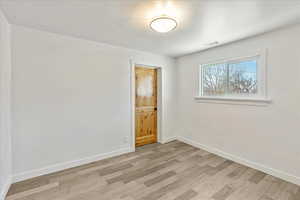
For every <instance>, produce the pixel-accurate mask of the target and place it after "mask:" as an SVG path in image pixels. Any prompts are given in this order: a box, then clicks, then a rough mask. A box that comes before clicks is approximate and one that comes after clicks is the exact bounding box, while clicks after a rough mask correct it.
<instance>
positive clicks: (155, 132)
mask: <svg viewBox="0 0 300 200" xmlns="http://www.w3.org/2000/svg"><path fill="white" fill-rule="evenodd" d="M160 115H161V68H159V67H151V66H145V65H140V64H133V65H132V132H133V142H132V147H133V149H135V147H140V146H143V145H147V144H152V143H157V142H159V141H160V129H161V124H160V119H161V117H160Z"/></svg>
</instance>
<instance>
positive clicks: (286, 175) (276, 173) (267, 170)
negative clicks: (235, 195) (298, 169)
mask: <svg viewBox="0 0 300 200" xmlns="http://www.w3.org/2000/svg"><path fill="white" fill-rule="evenodd" d="M177 140H179V141H181V142H184V143H186V144H189V145H192V146H194V147H196V148H199V149H203V150H205V151H208V152H210V153H213V154H216V155H218V156H221V157H223V158H226V159H229V160H232V161H234V162H236V163H239V164H242V165H245V166H247V167H251V168H253V169H256V170H259V171H262V172H264V173H266V174H270V175H272V176H275V177H277V178H280V179H283V180H285V181H288V182H291V183H294V184H296V185H300V177H297V176H294V175H291V174H289V173H286V172H283V171H280V170H277V169H273V168H271V167H267V166H265V165H262V164H259V163H256V162H253V161H250V160H246V159H244V158H241V157H238V156H235V155H232V154H229V153H226V152H223V151H221V150H219V149H216V148H213V147H209V146H206V145H203V144H200V143H198V142H195V141H192V140H190V139H188V138H185V137H181V136H180V137H177Z"/></svg>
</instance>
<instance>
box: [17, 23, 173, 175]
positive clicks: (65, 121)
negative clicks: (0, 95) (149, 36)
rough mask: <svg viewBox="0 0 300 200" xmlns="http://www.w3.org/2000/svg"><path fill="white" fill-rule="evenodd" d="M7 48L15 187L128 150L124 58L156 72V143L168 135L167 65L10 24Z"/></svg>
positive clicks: (159, 60)
mask: <svg viewBox="0 0 300 200" xmlns="http://www.w3.org/2000/svg"><path fill="white" fill-rule="evenodd" d="M12 49H13V90H12V101H13V124H14V128H13V174H14V180H15V181H16V180H20V179H24V178H28V177H31V176H36V175H38V174H42V173H47V172H50V171H55V170H58V169H61V168H62V167H70V166H72V165H73V164H76V163H77V164H81V163H82V162H81V161H80V162H75V163H72V162H71V161H76V160H81V159H86V158H92V159H88V160H93V159H97V158H101V157H102V156H103V155H104V156H105V155H106V153H110V152H124V151H126V149H129V148H130V144H129V143H125V142H124V138H125V137H128V140H129V141H130V137H131V127H130V126H131V118H130V111H131V110H130V109H131V107H130V81H131V80H130V67H131V66H130V64H129V60H130V59H133V60H135V61H136V62H138V63H140V64H145V65H154V66H161V67H162V76H163V79H162V82H163V83H162V85H163V88H162V89H163V97H162V98H163V99H162V101H163V103H162V107H163V110H162V123H163V127H162V129H163V130H162V133H163V138H162V139H163V140H166V139H168V138H170V137H172V136H173V135H172V134H173V127H174V126H173V125H174V120H175V119H174V117H175V116H174V107H175V106H174V102H173V100H174V96H175V73H176V70H175V68H174V60H173V59H171V58H168V57H163V56H158V55H154V54H149V53H145V52H140V51H135V50H130V49H125V48H121V47H114V46H110V45H106V44H101V43H95V42H91V41H86V40H81V39H77V38H72V37H68V36H62V35H58V34H52V33H48V32H42V31H37V30H34V29H28V28H24V27H21V26H15V25H13V26H12ZM94 156H95V157H94ZM86 161H87V160H86Z"/></svg>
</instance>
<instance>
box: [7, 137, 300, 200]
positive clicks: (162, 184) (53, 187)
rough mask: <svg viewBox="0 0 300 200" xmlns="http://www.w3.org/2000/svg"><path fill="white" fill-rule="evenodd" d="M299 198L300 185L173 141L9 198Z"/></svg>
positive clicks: (40, 182)
mask: <svg viewBox="0 0 300 200" xmlns="http://www.w3.org/2000/svg"><path fill="white" fill-rule="evenodd" d="M241 199H242V200H300V186H297V185H295V184H292V183H288V182H286V181H283V180H280V179H278V178H275V177H273V176H271V175H267V174H265V173H263V172H260V171H257V170H255V169H252V168H249V167H246V166H243V165H241V164H238V163H235V162H232V161H230V160H227V159H225V158H222V157H219V156H217V155H214V154H212V153H209V152H207V151H205V150H202V149H198V148H195V147H192V146H190V145H188V144H185V143H182V142H179V141H174V142H169V143H167V144H158V143H156V144H151V145H145V146H142V147H138V148H137V149H136V152H132V153H128V154H124V155H120V156H116V157H113V158H108V159H104V160H100V161H97V162H92V163H90V164H87V165H82V166H79V167H74V168H71V169H67V170H63V171H60V172H56V173H52V174H48V175H44V176H40V177H36V178H33V179H30V180H25V181H22V182H19V183H15V184H13V185H12V187H11V188H10V190H9V192H8V195H7V197H6V200H241Z"/></svg>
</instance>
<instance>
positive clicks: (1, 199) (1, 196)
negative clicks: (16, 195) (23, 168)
mask: <svg viewBox="0 0 300 200" xmlns="http://www.w3.org/2000/svg"><path fill="white" fill-rule="evenodd" d="M11 184H12V178H11V177H9V178H8V179H7V180H6V182H5V184H4V187H3V188H2V189H1V191H0V200H5V197H6V195H7V192H8V190H9V188H10V186H11Z"/></svg>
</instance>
